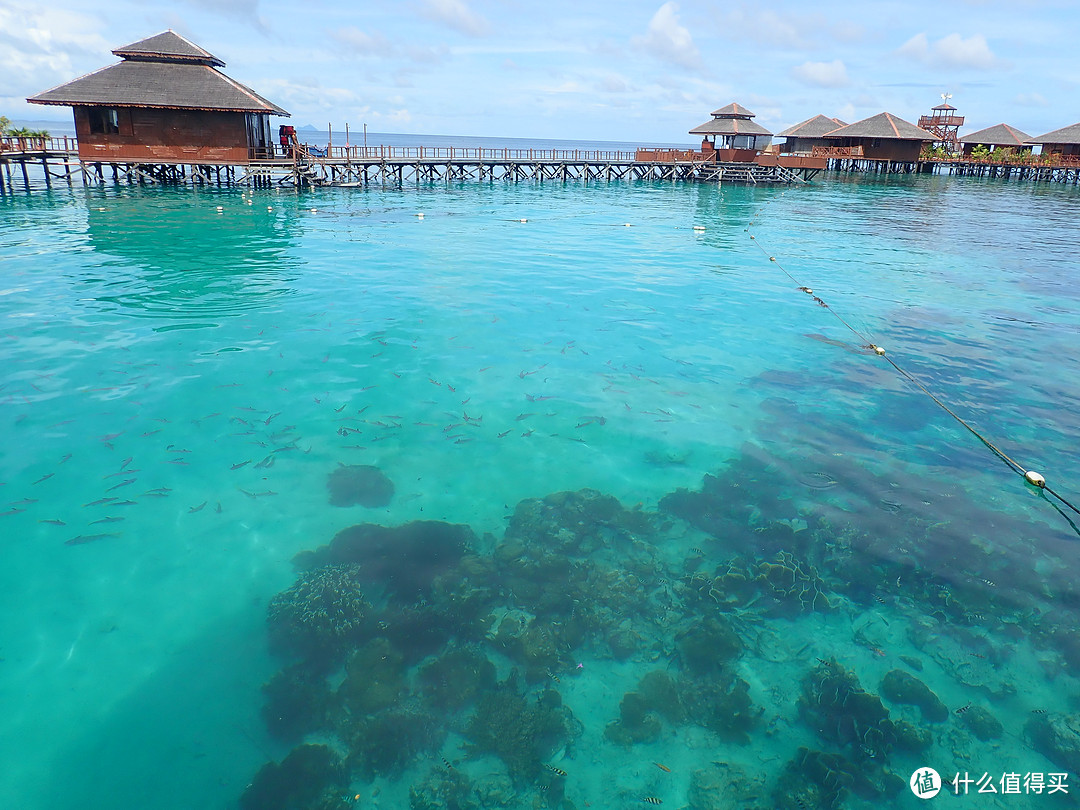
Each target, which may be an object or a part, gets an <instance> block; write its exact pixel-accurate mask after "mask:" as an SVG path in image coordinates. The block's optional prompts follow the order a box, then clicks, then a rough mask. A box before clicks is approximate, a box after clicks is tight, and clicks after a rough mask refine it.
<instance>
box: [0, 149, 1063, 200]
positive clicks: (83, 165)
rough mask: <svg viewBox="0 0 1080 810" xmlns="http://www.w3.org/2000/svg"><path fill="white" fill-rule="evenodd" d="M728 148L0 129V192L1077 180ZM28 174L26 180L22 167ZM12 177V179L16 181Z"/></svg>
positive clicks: (1015, 166)
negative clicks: (210, 140)
mask: <svg viewBox="0 0 1080 810" xmlns="http://www.w3.org/2000/svg"><path fill="white" fill-rule="evenodd" d="M733 157H738V158H740V159H738V160H733V159H728V158H733ZM749 157H750V156H747V155H742V154H739V155H735V154H732V155H727V154H725V151H724V150H717V151H715V152H712V153H702V152H698V151H695V150H675V149H638V150H637V151H635V152H617V151H583V150H540V149H489V148H460V147H424V146H413V147H401V146H368V147H364V146H329V147H326V148H325V149H320V148H317V147H310V146H304V145H299V146H296V147H291V148H288V149H283V148H279V147H275V148H274V149H263V150H258V151H256V152H254V153H253V154H252V155H251V157H250V159H249V160H248V161H247V162H243V163H196V162H189V163H185V162H160V163H152V162H146V161H139V162H133V161H128V162H99V161H90V160H85V159H82V160H80V158H79V153H78V144H77V142H76V139H75V138H72V137H62V138H24V137H14V136H3V137H0V194H2V193H11V192H13V191H15V189H16V187H17V186H21V187H23V188H26V189H30V188H31V186H32V185H33V184H36V183H37V182H38V181H39V180H43V181H44V184H45V186H46V187H50V188H51V187H52V185H53V184H54V183H66V184H68V185H73V184H74V183H75V182H76V181H78V182H79V183H81V184H82V185H86V186H93V185H101V184H104V183H123V184H136V185H137V184H172V185H191V186H231V185H243V186H250V187H256V188H279V187H292V188H307V187H318V186H339V187H399V188H400V187H404V186H407V185H424V184H431V183H451V182H479V183H483V182H511V183H518V182H541V183H542V182H572V181H577V182H584V183H596V182H600V183H606V182H615V181H635V180H638V181H667V182H686V183H740V184H750V185H757V184H761V185H773V184H799V183H804V182H807V181H809V180H810V179H811V178H813V177H814V176H815V175H816V174H817V173H818V172H819V171H821V170H822V169H828V170H831V171H838V172H845V173H862V174H931V173H932V174H951V175H955V176H961V177H987V178H1000V179H1015V180H1029V181H1036V182H1055V183H1067V184H1073V185H1076V184H1080V157H1076V156H1064V157H1063V156H1060V155H1057V156H1053V157H1052V158H1051V157H1047V158H1046V159H1040V158H1039V157H1038V156H1035V157H1034V158H1031V157H1028V158H1026V159H1023V160H1017V161H1013V162H1009V161H993V160H989V159H985V158H983V159H972V158H959V157H957V158H947V159H940V158H939V159H934V160H919V161H897V160H884V159H875V158H867V157H865V156H863V155H862V154H861V150H860V149H859V147H815V148H814V151H813V155H812V156H797V155H774V154H768V153H766V154H758V155H757V156H756V157H752V158H750V159H748V158H749ZM32 173H33V175H34V182H33V183H32V180H31V174H32ZM20 180H21V182H20Z"/></svg>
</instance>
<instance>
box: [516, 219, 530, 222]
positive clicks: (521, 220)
mask: <svg viewBox="0 0 1080 810" xmlns="http://www.w3.org/2000/svg"><path fill="white" fill-rule="evenodd" d="M528 221H529V220H527V219H519V220H518V222H528Z"/></svg>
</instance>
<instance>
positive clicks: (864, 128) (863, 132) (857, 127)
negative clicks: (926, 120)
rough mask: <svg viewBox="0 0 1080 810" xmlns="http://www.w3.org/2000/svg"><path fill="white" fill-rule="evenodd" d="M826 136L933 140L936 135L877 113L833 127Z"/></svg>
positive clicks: (893, 116) (889, 114) (887, 115)
mask: <svg viewBox="0 0 1080 810" xmlns="http://www.w3.org/2000/svg"><path fill="white" fill-rule="evenodd" d="M824 137H826V138H884V139H890V140H899V141H933V140H936V139H937V135H935V134H934V133H932V132H927V131H926V130H925V129H919V128H918V127H917V126H915V125H914V124H912V123H909V122H908V121H905V120H904V119H903V118H897V117H896V116H895V115H893V114H892V113H887V112H883V113H878V114H877V115H873V116H871V117H869V118H864V119H863V120H862V121H856V122H855V123H854V124H848V125H847V126H846V127H840V128H839V129H834V130H833V131H832V132H829V133H826V134H825V135H824Z"/></svg>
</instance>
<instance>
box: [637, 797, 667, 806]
mask: <svg viewBox="0 0 1080 810" xmlns="http://www.w3.org/2000/svg"><path fill="white" fill-rule="evenodd" d="M641 800H642V801H643V802H645V804H663V803H664V800H663V799H658V798H656V797H655V796H644V797H642V799H641Z"/></svg>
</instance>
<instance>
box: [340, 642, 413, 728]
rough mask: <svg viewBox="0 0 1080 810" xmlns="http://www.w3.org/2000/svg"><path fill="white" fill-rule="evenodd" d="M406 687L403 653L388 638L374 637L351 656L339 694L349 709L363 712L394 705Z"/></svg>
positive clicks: (343, 705)
mask: <svg viewBox="0 0 1080 810" xmlns="http://www.w3.org/2000/svg"><path fill="white" fill-rule="evenodd" d="M405 688H406V685H405V664H404V656H402V654H401V653H400V652H399V651H398V650H397V649H395V648H394V647H393V646H392V645H391V644H390V642H389V641H387V640H386V639H385V638H374V639H372V640H371V641H368V642H367V643H366V644H364V645H363V646H362V647H360V648H359V649H357V650H355V651H354V652H353V653H352V654H351V655H350V656H349V659H348V661H347V662H346V663H345V680H344V681H342V682H341V686H339V687H338V690H337V697H338V700H339V701H340V704H341V706H342V707H343V708H344V709H345V710H346V711H348V712H349V713H350V714H352V715H354V716H362V715H367V714H374V713H375V712H378V711H380V710H382V709H386V708H389V707H390V706H393V705H394V704H395V703H397V702H398V700H399V698H400V697H401V695H402V694H403V693H404V691H405Z"/></svg>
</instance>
